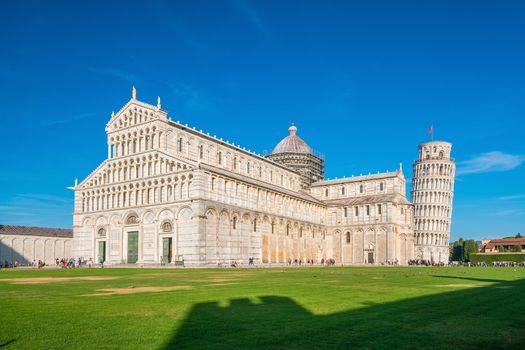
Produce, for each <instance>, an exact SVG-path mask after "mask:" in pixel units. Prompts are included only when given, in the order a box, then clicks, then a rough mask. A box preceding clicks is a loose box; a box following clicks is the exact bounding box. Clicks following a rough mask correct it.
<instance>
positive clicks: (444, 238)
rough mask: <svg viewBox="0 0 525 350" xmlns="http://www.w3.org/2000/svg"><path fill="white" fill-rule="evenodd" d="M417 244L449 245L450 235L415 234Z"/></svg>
mask: <svg viewBox="0 0 525 350" xmlns="http://www.w3.org/2000/svg"><path fill="white" fill-rule="evenodd" d="M414 241H415V244H418V245H440V246H443V245H448V234H445V233H421V232H418V233H414Z"/></svg>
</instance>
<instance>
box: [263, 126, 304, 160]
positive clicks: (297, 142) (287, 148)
mask: <svg viewBox="0 0 525 350" xmlns="http://www.w3.org/2000/svg"><path fill="white" fill-rule="evenodd" d="M288 133H289V135H288V136H286V137H285V138H284V139H282V140H281V142H279V143H278V144H277V146H275V148H274V149H273V152H272V154H279V153H306V154H313V152H312V149H311V148H310V147H309V146H308V145H307V144H306V142H304V141H303V139H301V138H300V137H299V136H297V135H296V134H297V128H296V127H295V125H294V123H292V125H291V126H290V127H289V128H288Z"/></svg>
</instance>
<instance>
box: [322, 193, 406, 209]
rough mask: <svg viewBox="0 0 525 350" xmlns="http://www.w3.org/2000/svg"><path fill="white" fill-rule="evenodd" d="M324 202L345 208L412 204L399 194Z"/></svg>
mask: <svg viewBox="0 0 525 350" xmlns="http://www.w3.org/2000/svg"><path fill="white" fill-rule="evenodd" d="M323 202H324V203H326V204H328V205H344V206H351V205H363V204H375V203H388V202H391V203H395V204H410V203H409V202H407V200H406V198H405V197H404V196H402V195H400V194H397V193H391V194H380V195H373V196H360V197H349V198H341V199H332V200H327V201H323Z"/></svg>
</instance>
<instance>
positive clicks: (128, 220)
mask: <svg viewBox="0 0 525 350" xmlns="http://www.w3.org/2000/svg"><path fill="white" fill-rule="evenodd" d="M124 218H125V219H124V225H136V224H138V223H140V219H139V215H138V214H137V213H136V212H135V211H130V212H128V213H126V215H124Z"/></svg>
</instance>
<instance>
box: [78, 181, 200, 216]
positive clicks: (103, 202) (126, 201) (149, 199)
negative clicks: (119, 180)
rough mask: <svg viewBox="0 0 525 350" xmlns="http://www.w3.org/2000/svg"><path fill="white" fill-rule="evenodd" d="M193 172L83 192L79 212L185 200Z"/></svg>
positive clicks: (189, 194)
mask: <svg viewBox="0 0 525 350" xmlns="http://www.w3.org/2000/svg"><path fill="white" fill-rule="evenodd" d="M192 180H193V175H191V174H189V175H188V174H185V175H181V176H169V177H165V178H160V179H152V180H148V181H142V182H136V183H130V184H124V185H121V186H111V187H106V188H98V189H92V190H87V191H82V198H81V201H82V208H81V209H82V212H92V211H99V210H108V209H121V208H126V207H132V206H138V205H145V204H160V203H166V202H172V201H176V200H184V199H188V198H190V196H191V187H192Z"/></svg>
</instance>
